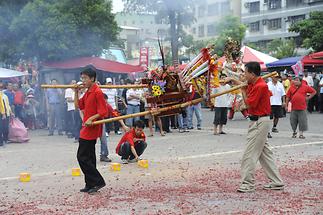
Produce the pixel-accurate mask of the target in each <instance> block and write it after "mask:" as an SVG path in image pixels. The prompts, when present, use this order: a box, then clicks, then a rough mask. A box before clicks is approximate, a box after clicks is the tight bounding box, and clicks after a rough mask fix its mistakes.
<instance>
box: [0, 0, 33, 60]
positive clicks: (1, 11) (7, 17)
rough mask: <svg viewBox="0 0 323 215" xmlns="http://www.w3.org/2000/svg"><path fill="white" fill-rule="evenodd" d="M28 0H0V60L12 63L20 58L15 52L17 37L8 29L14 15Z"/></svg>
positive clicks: (16, 14)
mask: <svg viewBox="0 0 323 215" xmlns="http://www.w3.org/2000/svg"><path fill="white" fill-rule="evenodd" d="M29 1H30V0H20V1H13V0H1V1H0V61H2V62H4V63H7V64H13V63H14V62H15V61H17V60H18V59H19V58H20V55H19V54H17V49H16V48H17V46H16V44H17V37H16V35H15V34H13V33H12V32H11V31H10V25H11V22H12V20H13V19H14V17H16V16H19V13H20V10H21V9H22V8H23V7H24V6H25V5H26V4H27V3H28V2H29Z"/></svg>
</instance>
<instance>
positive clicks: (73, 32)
mask: <svg viewBox="0 0 323 215" xmlns="http://www.w3.org/2000/svg"><path fill="white" fill-rule="evenodd" d="M111 7H112V5H111V2H110V1H105V0H60V1H55V0H32V1H29V2H28V3H27V4H26V5H25V6H24V7H23V8H22V9H21V10H20V12H19V14H18V15H17V16H16V17H15V18H14V19H12V21H11V23H10V27H9V32H10V33H11V34H13V35H14V38H15V42H16V46H15V49H16V51H17V52H18V53H21V55H22V56H21V57H22V58H31V57H37V58H38V59H39V60H60V59H66V58H71V57H77V56H92V55H99V54H100V53H101V52H102V50H103V49H104V48H108V47H109V45H110V43H111V42H113V41H115V40H116V37H117V34H118V27H117V23H116V22H115V20H114V15H113V14H112V13H111V9H112V8H111ZM0 25H1V23H0ZM0 43H2V41H0Z"/></svg>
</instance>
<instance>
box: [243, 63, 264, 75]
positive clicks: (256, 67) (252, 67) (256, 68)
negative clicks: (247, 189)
mask: <svg viewBox="0 0 323 215" xmlns="http://www.w3.org/2000/svg"><path fill="white" fill-rule="evenodd" d="M245 67H246V68H247V69H248V72H250V73H253V74H255V75H256V76H260V72H261V68H260V64H259V63H258V62H255V61H251V62H248V63H246V64H245Z"/></svg>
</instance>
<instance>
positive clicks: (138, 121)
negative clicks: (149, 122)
mask: <svg viewBox="0 0 323 215" xmlns="http://www.w3.org/2000/svg"><path fill="white" fill-rule="evenodd" d="M133 127H134V128H136V127H137V128H142V129H144V128H145V123H144V122H143V121H142V120H137V121H135V123H134V124H133Z"/></svg>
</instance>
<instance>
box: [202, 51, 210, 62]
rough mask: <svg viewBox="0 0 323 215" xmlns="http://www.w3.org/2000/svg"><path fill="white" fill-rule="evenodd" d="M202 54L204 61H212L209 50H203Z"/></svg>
mask: <svg viewBox="0 0 323 215" xmlns="http://www.w3.org/2000/svg"><path fill="white" fill-rule="evenodd" d="M201 53H202V55H203V61H207V60H209V59H210V57H211V56H210V53H209V50H208V49H207V48H203V49H201Z"/></svg>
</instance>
